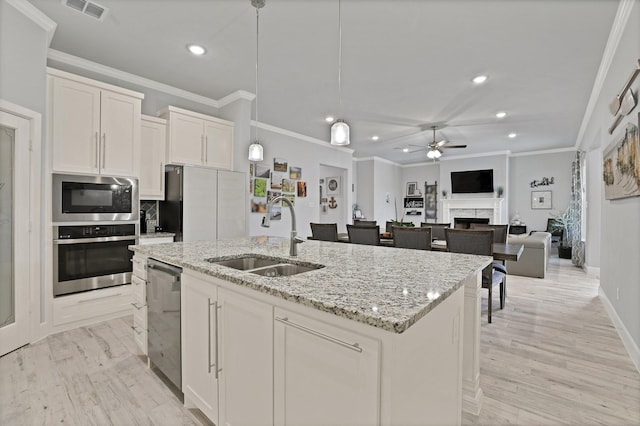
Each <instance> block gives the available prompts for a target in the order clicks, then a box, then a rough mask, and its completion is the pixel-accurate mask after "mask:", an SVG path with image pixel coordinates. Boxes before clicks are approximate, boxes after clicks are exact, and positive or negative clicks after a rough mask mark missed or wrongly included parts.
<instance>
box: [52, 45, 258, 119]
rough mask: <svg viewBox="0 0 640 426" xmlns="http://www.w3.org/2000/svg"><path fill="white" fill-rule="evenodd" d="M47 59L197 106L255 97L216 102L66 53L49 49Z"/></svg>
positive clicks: (234, 96)
mask: <svg viewBox="0 0 640 426" xmlns="http://www.w3.org/2000/svg"><path fill="white" fill-rule="evenodd" d="M47 58H48V59H49V60H51V61H54V62H59V63H63V64H65V65H70V66H73V67H76V68H80V69H83V70H85V71H90V72H94V73H97V74H100V75H104V76H107V77H111V78H115V79H118V80H122V81H126V82H128V83H131V84H135V85H138V86H142V87H146V88H148V89H153V90H157V91H159V92H162V93H167V94H170V95H174V96H178V97H180V98H183V99H186V100H189V101H193V102H197V103H199V104H202V105H207V106H210V107H214V108H221V107H223V106H225V105H228V104H229V103H231V102H234V101H236V100H238V99H246V100H249V101H252V100H253V99H254V98H255V95H254V94H253V93H250V92H247V91H244V90H237V91H235V92H233V93H231V94H229V95H227V96H225V97H224V98H222V99H221V100H216V99H212V98H208V97H206V96H202V95H198V94H197V93H193V92H189V91H186V90H182V89H178V88H177V87H173V86H169V85H168V84H164V83H160V82H158V81H155V80H151V79H148V78H145V77H140V76H139V75H135V74H131V73H128V72H125V71H121V70H119V69H116V68H111V67H108V66H106V65H102V64H99V63H97V62H93V61H90V60H88V59H84V58H80V57H78V56H73V55H70V54H68V53H64V52H61V51H59V50H55V49H49V53H48V55H47Z"/></svg>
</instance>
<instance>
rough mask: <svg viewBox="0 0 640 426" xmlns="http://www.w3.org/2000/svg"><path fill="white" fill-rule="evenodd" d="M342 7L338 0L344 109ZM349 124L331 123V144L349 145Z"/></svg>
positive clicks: (339, 93)
mask: <svg viewBox="0 0 640 426" xmlns="http://www.w3.org/2000/svg"><path fill="white" fill-rule="evenodd" d="M341 12H342V8H341V4H340V0H338V101H339V104H340V109H341V110H342V14H341ZM349 143H351V140H350V139H349V125H348V124H347V123H345V121H344V120H341V119H337V120H336V121H334V123H333V124H332V125H331V145H337V146H344V145H349Z"/></svg>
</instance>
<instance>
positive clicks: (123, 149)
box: [100, 90, 141, 176]
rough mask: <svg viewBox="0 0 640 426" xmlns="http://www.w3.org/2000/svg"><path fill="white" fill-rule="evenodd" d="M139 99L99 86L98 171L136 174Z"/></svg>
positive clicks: (138, 172)
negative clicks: (100, 88) (100, 89)
mask: <svg viewBox="0 0 640 426" xmlns="http://www.w3.org/2000/svg"><path fill="white" fill-rule="evenodd" d="M140 110H141V102H140V99H137V98H133V97H131V96H127V95H123V94H120V93H115V92H111V91H109V90H102V93H101V114H100V116H101V119H100V138H101V140H100V173H101V174H105V175H113V176H139V175H140V170H139V164H140V118H141V117H140V115H141V112H140Z"/></svg>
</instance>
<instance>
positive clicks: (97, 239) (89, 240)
mask: <svg viewBox="0 0 640 426" xmlns="http://www.w3.org/2000/svg"><path fill="white" fill-rule="evenodd" d="M127 240H132V241H133V242H134V243H135V241H136V236H135V235H121V236H117V237H95V238H73V239H68V240H53V244H55V245H61V244H82V243H106V242H110V241H127Z"/></svg>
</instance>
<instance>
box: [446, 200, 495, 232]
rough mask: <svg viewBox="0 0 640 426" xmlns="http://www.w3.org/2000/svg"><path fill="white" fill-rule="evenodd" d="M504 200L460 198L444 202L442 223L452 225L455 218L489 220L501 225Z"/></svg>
mask: <svg viewBox="0 0 640 426" xmlns="http://www.w3.org/2000/svg"><path fill="white" fill-rule="evenodd" d="M503 202H504V198H458V199H455V198H454V199H449V198H447V199H444V200H442V222H444V223H451V226H453V219H454V218H455V217H478V218H488V219H489V220H490V223H492V224H500V222H501V218H502V208H503V207H502V204H503Z"/></svg>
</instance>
